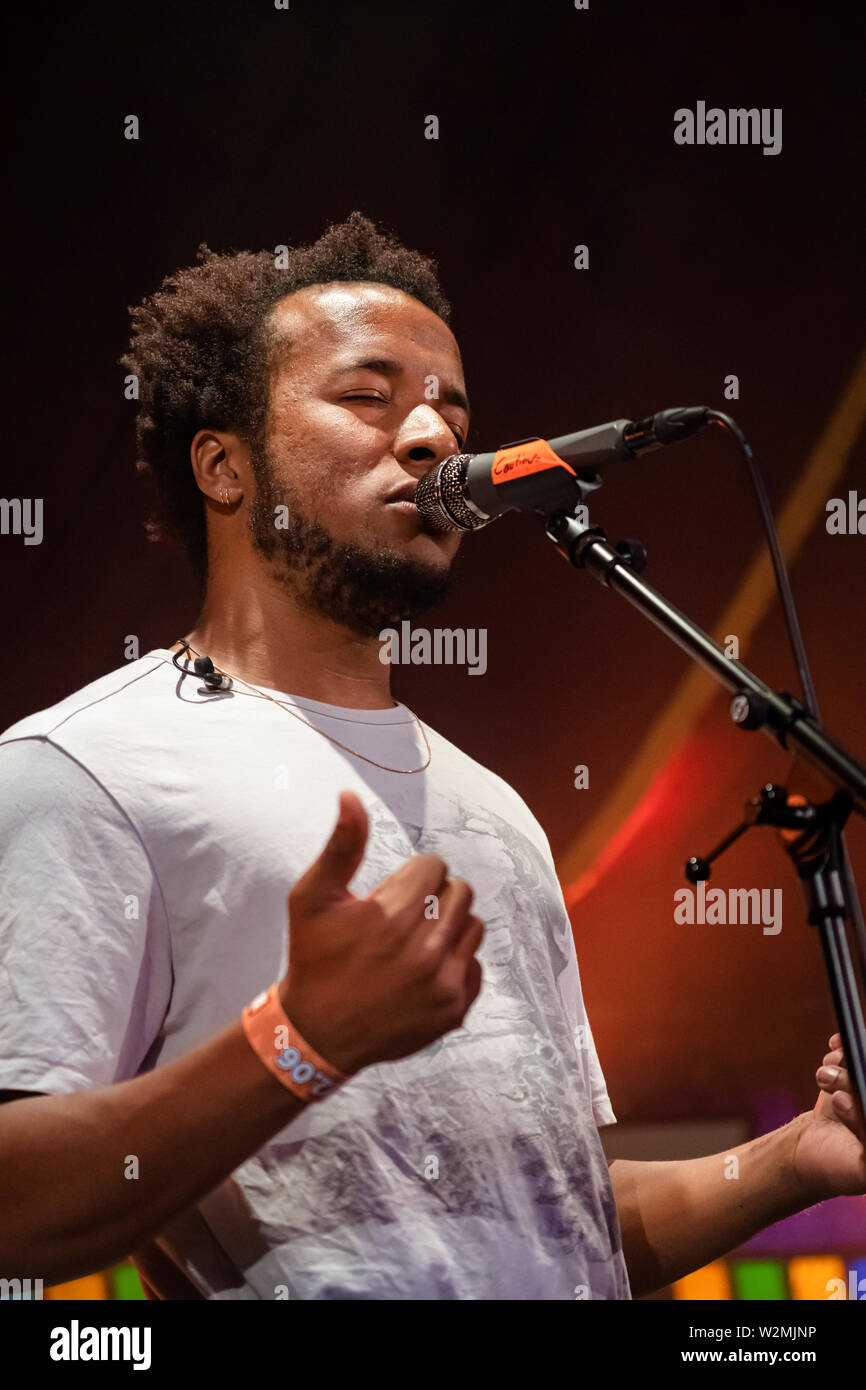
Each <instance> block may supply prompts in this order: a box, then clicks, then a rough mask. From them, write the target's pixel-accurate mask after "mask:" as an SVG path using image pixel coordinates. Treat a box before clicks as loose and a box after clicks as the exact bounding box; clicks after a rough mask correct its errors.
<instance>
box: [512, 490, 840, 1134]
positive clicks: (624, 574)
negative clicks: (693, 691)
mask: <svg viewBox="0 0 866 1390" xmlns="http://www.w3.org/2000/svg"><path fill="white" fill-rule="evenodd" d="M578 490H579V491H580V496H581V503H580V506H579V507H577V508H575V513H577V512H580V513H581V514H582V515H583V516H585V517H587V510H586V505H585V501H584V496H585V494H584V490H583V487H582V485H581V483H580V481H579V480H578ZM588 490H589V489H587V491H588ZM537 515H538V516H540V517H541V518H542V519H543V520H544V523H545V530H546V533H547V535H548V537H549V538H550V540H552V541H553V543H554V545H555V546H556V547H557V549H558V550H559V551H560V553H561V554H562V555H564V556H565V558H566V559H567V560H568V561H569V562H570V563H571V564H572V565H574V566H575V568H577V569H584V570H588V571H589V573H590V574H592V575H593V576H594V577H595V578H596V579H597V580H598V581H599V583H600V584H603V585H604V586H605V587H606V588H608V589H614V590H615V591H616V592H617V593H619V594H621V595H622V597H623V598H625V599H626V600H627V601H628V602H629V603H630V604H631V605H632V607H634V608H636V609H637V610H638V611H639V612H640V613H643V614H644V616H645V617H647V618H649V620H650V622H651V623H653V624H654V626H655V627H657V628H660V629H661V631H662V632H664V633H665V634H666V635H667V636H668V637H669V638H670V639H671V641H673V642H675V643H676V644H677V646H678V647H680V648H681V649H682V650H683V651H684V652H686V654H687V655H688V656H690V657H691V658H692V660H693V661H696V662H697V663H698V665H700V666H702V667H703V668H704V670H706V671H708V672H709V673H710V675H711V676H714V677H715V679H716V680H717V681H718V682H719V684H720V685H723V686H724V687H726V689H728V690H730V691H731V692H732V693H733V696H734V698H733V700H732V701H731V707H730V714H731V718H732V719H733V721H734V723H735V724H737V725H739V727H740V728H742V729H747V730H752V729H761V730H762V731H763V732H764V733H765V734H767V735H768V736H769V737H770V738H774V739H775V740H776V741H777V742H778V743H779V744H781V746H782V747H783V748H785V749H787V750H790V749H791V748H794V749H796V750H797V751H798V752H799V753H801V754H802V756H803V758H804V759H805V760H806V761H807V762H808V763H810V764H811V765H812V766H813V767H815V768H817V769H818V770H819V771H820V772H822V773H824V774H825V775H826V776H827V777H828V778H829V779H830V781H831V782H832V783H833V784H834V786H835V787H836V789H837V790H836V792H835V794H834V795H833V796H832V797H831V798H830V800H829V801H827V802H824V803H822V804H819V805H814V804H811V803H808V802H806V803H803V800H802V798H794V797H792V798H789V797H788V794H787V791H786V789H785V788H784V787H777V786H775V785H773V784H771V783H766V784H765V786H764V787H763V788H762V791H761V794H760V796H759V797H758V798H756V799H754V800H752V801H750V802H749V803H748V805H747V809H746V819H745V821H743V822H742V823H741V824H740V825H739V826H738V827H737V828H736V829H735V830H734V831H733V832H732V833H731V834H730V835H728V836H727V837H726V838H725V839H724V840H723V841H722V842H721V844H720V845H718V846H717V847H716V848H715V850H713V851H712V852H711V854H709V855H707V856H706V857H705V858H703V859H701V858H699V857H697V856H693V857H692V858H691V859H690V860H689V861H688V863H687V864H686V870H685V872H686V877H687V878H688V879H689V880H690V881H691V882H693V883H694V882H699V881H700V880H701V879H706V878H708V877H709V872H710V870H709V865H710V862H711V861H712V860H713V859H715V858H717V857H718V855H719V854H721V853H722V852H723V851H724V850H725V849H726V848H727V847H728V845H729V844H731V842H732V841H733V840H735V839H736V838H737V837H738V836H739V835H740V834H742V833H743V832H744V831H745V830H747V829H748V828H749V827H750V826H751V825H756V824H763V825H776V826H778V827H781V828H782V835H783V838H784V839H785V840H787V841H789V843H788V845H787V853H788V854H789V855H790V857H791V859H792V860H793V861H794V864H795V866H796V869H797V873H798V875H799V877H800V878H801V879H802V880H803V883H804V887H805V890H806V897H807V901H808V904H809V913H808V921H809V923H810V924H811V925H812V926H816V927H817V928H818V934H819V937H820V941H821V948H822V951H823V954H824V962H825V965H826V969H827V976H828V980H829V983H830V991H831V994H832V996H833V1004H834V1006H835V1010H836V1018H837V1021H838V1024H839V1032H840V1034H841V1037H842V1049H843V1053H844V1058H845V1065H846V1066H847V1068H848V1072H849V1074H850V1076H851V1086H852V1094H853V1100H854V1104H855V1106H856V1107H857V1109H858V1112H859V1118H860V1123H861V1125H862V1124H864V1123H866V1027H864V1022H863V1010H862V1007H861V1003H860V996H859V992H858V987H857V981H856V977H855V974H854V969H853V964H852V960H851V953H850V951H849V947H848V940H847V935H846V930H845V919H846V918H847V917H849V916H850V910H849V906H848V903H847V901H846V896H845V886H846V874H845V859H844V840H843V838H842V826H843V825H844V824H845V821H846V820H847V818H848V816H849V814H850V813H851V811H852V810H853V811H855V812H856V813H857V814H858V815H861V816H866V767H864V766H863V765H862V764H861V763H858V762H857V761H856V760H855V759H854V758H853V757H852V755H851V754H850V753H849V752H848V751H847V750H846V749H845V748H843V747H842V745H841V744H839V743H837V742H836V741H835V740H834V739H831V738H830V737H829V736H828V735H827V734H825V733H824V730H823V729H822V728H821V726H820V724H819V723H818V722H817V720H815V719H814V718H813V717H812V715H811V714H810V713H809V711H808V710H807V709H806V707H805V706H804V705H802V704H801V703H800V701H799V700H796V699H795V698H794V697H793V696H792V695H789V694H787V693H786V692H780V691H776V690H773V689H771V687H770V686H768V685H765V684H764V682H763V681H762V680H760V679H759V678H758V677H757V676H756V675H755V674H754V673H753V672H752V671H750V670H749V669H748V667H746V666H744V665H743V664H742V662H740V661H735V660H733V659H732V658H731V657H729V656H727V655H726V653H725V652H724V650H723V649H722V648H721V647H720V646H719V645H718V643H717V642H714V641H713V639H712V638H711V637H710V636H709V635H708V634H707V633H706V632H704V631H703V630H702V629H701V628H699V627H698V626H697V625H696V624H695V623H693V622H691V620H690V619H689V618H687V617H686V616H685V615H684V614H683V613H681V612H680V611H679V609H677V608H675V607H674V606H673V604H671V603H669V602H668V601H667V599H665V598H664V597H663V596H662V595H661V594H660V593H658V591H657V590H655V589H653V588H651V587H650V586H649V585H648V584H645V583H644V581H643V580H642V579H641V578H640V573H641V571H642V570H643V568H644V566H645V563H646V552H645V550H644V547H643V546H642V545H641V543H640V542H639V541H633V540H626V541H620V542H619V543H618V544H617V545H615V546H614V545H611V544H610V542H609V541H608V538H607V536H606V534H605V532H604V531H603V530H602V528H601V527H600V526H594V525H592V524H591V523H590V522H589V520H588V517H587V520H586V522H582V521H579V520H578V519H577V515H576V514H572V513H570V512H565V511H556V512H552V513H550V514H546V513H545V512H544V511H538V512H537ZM798 801H799V802H800V803H801V804H795V803H796V802H798ZM858 955H859V960H860V969H861V977H862V978H863V979H866V958H864V953H863V950H862V944H861V943H858Z"/></svg>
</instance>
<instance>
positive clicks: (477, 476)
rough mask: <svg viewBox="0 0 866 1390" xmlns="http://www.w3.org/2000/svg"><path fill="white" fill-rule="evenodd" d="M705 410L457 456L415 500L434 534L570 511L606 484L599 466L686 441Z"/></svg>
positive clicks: (682, 410) (427, 480)
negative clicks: (515, 515) (507, 516)
mask: <svg viewBox="0 0 866 1390" xmlns="http://www.w3.org/2000/svg"><path fill="white" fill-rule="evenodd" d="M707 414H708V408H707V406H705V405H690V406H674V407H672V408H671V409H670V410H660V411H658V412H657V413H656V414H655V415H648V416H647V417H646V419H644V420H637V421H634V420H612V421H611V422H610V423H609V424H607V425H596V426H594V427H593V428H592V429H589V430H579V431H578V433H577V434H563V435H560V436H559V437H558V438H557V439H550V440H547V439H539V438H538V437H537V436H534V435H533V436H531V437H530V438H529V439H519V440H517V441H516V442H515V443H514V444H505V445H503V447H502V448H501V449H497V450H496V451H495V452H494V453H487V454H452V455H451V456H450V458H447V459H443V461H442V463H439V464H437V465H436V467H435V468H432V469H431V470H430V472H429V473H425V475H424V477H423V478H422V479H421V480H420V482H419V483H418V490H417V492H416V494H415V505H416V506H417V508H418V512H419V514H420V516H421V519H422V521H423V522H424V523H425V524H426V525H427V526H428V527H430V528H431V529H432V530H434V531H477V530H479V529H480V528H481V527H482V526H486V525H487V523H488V522H489V521H493V520H494V518H495V517H498V516H502V514H503V512H507V511H527V512H546V513H549V512H554V511H564V510H568V511H571V510H573V509H574V507H576V506H577V505H578V504H579V503H580V502H581V501H582V499H583V493H584V492H586V491H587V490H592V489H593V488H597V487H600V486H601V480H600V479H599V478H598V476H597V475H596V474H595V472H594V471H593V470H594V468H595V467H597V466H600V465H603V464H606V463H610V462H611V461H612V460H614V459H632V458H637V457H638V455H639V454H647V453H649V452H650V451H651V450H653V449H661V448H662V447H663V446H665V445H667V444H677V443H678V442H679V441H680V440H681V439H688V438H689V436H690V435H692V434H696V433H697V432H698V430H699V429H702V428H703V426H704V425H705V424H707V423H708V421H707ZM572 465H574V466H572ZM578 469H580V470H581V471H580V472H578ZM581 489H582V490H581Z"/></svg>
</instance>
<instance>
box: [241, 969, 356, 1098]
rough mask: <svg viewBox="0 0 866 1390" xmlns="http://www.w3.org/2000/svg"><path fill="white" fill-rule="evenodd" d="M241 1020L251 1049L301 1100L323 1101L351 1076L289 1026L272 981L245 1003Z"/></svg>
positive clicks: (276, 988) (277, 991)
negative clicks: (325, 1058)
mask: <svg viewBox="0 0 866 1390" xmlns="http://www.w3.org/2000/svg"><path fill="white" fill-rule="evenodd" d="M242 1020H243V1025H244V1032H245V1033H246V1035H247V1041H248V1042H249V1044H250V1046H251V1047H252V1049H253V1051H254V1052H255V1053H256V1055H257V1056H258V1057H260V1058H261V1060H262V1061H263V1062H264V1064H265V1066H266V1067H267V1069H268V1071H270V1072H273V1074H274V1076H275V1077H276V1078H277V1080H278V1081H281V1082H282V1084H283V1085H284V1086H287V1087H288V1088H289V1090H290V1091H294V1093H295V1095H296V1096H300V1098H301V1100H324V1099H325V1097H326V1096H329V1095H330V1094H331V1092H332V1091H335V1090H336V1089H337V1087H338V1086H342V1085H343V1083H344V1082H346V1081H349V1080H350V1079H351V1078H350V1077H348V1076H345V1075H344V1074H343V1072H341V1071H338V1070H337V1068H336V1067H332V1066H331V1064H330V1062H326V1061H325V1060H324V1058H323V1057H320V1056H319V1054H318V1052H315V1051H314V1050H313V1048H312V1047H310V1044H309V1043H308V1042H305V1041H304V1039H303V1038H302V1037H301V1035H300V1033H299V1032H298V1031H297V1029H295V1028H294V1027H293V1026H292V1024H291V1022H290V1020H289V1018H288V1016H287V1015H286V1013H285V1011H284V1009H283V1006H282V1004H281V1003H280V996H279V990H278V985H277V983H276V982H275V983H274V984H272V985H271V987H270V989H267V990H264V991H263V993H262V994H257V995H256V997H255V999H254V1000H253V1001H252V1003H251V1004H247V1006H246V1008H245V1009H244V1011H243V1015H242Z"/></svg>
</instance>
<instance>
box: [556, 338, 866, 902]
mask: <svg viewBox="0 0 866 1390" xmlns="http://www.w3.org/2000/svg"><path fill="white" fill-rule="evenodd" d="M864 423H866V352H864V353H863V354H862V355H861V356H860V358H859V360H858V362H857V364H856V366H855V368H854V371H853V372H852V374H851V377H850V379H849V381H848V383H847V385H846V386H845V389H844V391H843V392H842V395H841V397H840V399H839V401H838V402H837V404H836V406H835V408H834V410H833V412H832V414H831V416H830V419H829V421H828V423H827V425H826V426H825V428H824V432H823V434H822V435H821V438H820V439H819V440H818V443H817V444H816V445H815V447H814V449H813V450H812V452H811V454H810V455H809V458H808V459H807V461H806V465H805V467H804V469H803V471H802V473H801V475H800V477H799V478H798V480H797V482H796V483H795V485H794V488H793V490H792V492H791V494H790V496H789V497H788V499H787V501H786V503H785V506H784V508H783V510H782V515H781V518H780V519H779V522H778V528H779V541H780V544H781V547H782V553H783V555H784V556H785V560H786V562H787V563H788V564H789V565H790V564H792V562H793V561H794V559H795V557H796V556H797V554H798V552H799V551H800V549H801V547H802V545H803V541H804V540H805V539H806V537H807V535H808V534H809V531H810V530H811V528H812V527H813V526H814V524H815V520H816V517H817V516H818V514H819V513H821V512H823V511H825V509H826V505H827V501H828V499H829V497H830V496H831V495H832V488H833V486H834V484H835V483H836V482H837V481H838V479H839V478H840V477H841V476H842V475H843V473H844V471H845V468H846V465H847V462H848V455H849V453H850V452H851V449H852V448H853V446H854V444H855V442H856V440H857V437H858V435H859V433H860V431H861V430H862V428H863V425H864ZM775 592H776V585H775V579H774V576H773V567H772V562H771V560H770V556H769V553H768V552H767V548H766V544H762V545H761V547H760V549H759V550H758V551H757V553H756V554H755V556H754V558H753V559H752V562H751V565H750V566H749V569H748V572H747V574H746V576H745V578H744V580H743V582H742V583H741V584H740V587H739V588H738V589H737V591H736V593H735V594H734V597H733V598H732V599H731V601H730V603H729V604H728V606H727V608H726V609H725V611H724V613H723V614H722V617H721V618H720V619H719V621H718V622H717V623H716V625H715V627H714V629H713V630H712V632H711V636H713V637H714V638H715V640H716V641H717V642H718V643H720V645H723V643H724V638H725V637H726V636H727V635H728V633H736V634H737V637H738V638H739V650H740V656H741V657H742V655H743V654H744V652H745V649H746V647H747V645H748V641H749V639H750V637H751V636H752V634H753V632H754V630H755V628H756V627H757V626H758V624H759V623H760V622H761V620H762V619H763V617H764V615H765V613H766V612H767V609H768V608H769V606H770V603H771V601H772V600H773V598H774V596H775ZM718 689H719V686H718V684H717V682H716V681H715V680H713V679H712V677H710V676H709V675H707V674H706V672H704V671H703V670H702V669H701V668H700V667H699V666H695V665H690V667H689V669H688V671H687V672H686V673H685V675H684V676H683V677H682V679H681V681H680V683H679V685H678V686H677V688H676V690H675V691H674V694H673V696H672V697H671V699H670V700H669V701H668V703H667V705H666V706H665V708H664V709H662V710H661V712H660V713H659V714H658V715H657V716H656V718H655V719H654V720H653V722H652V724H651V725H650V727H649V730H648V731H647V734H646V736H645V737H644V739H643V742H642V743H641V745H640V747H639V748H638V750H637V752H636V753H635V755H634V756H633V757H630V758H629V761H628V767H627V769H626V771H625V772H624V773H623V775H622V777H621V778H620V779H619V781H618V782H617V783H616V784H615V786H614V788H613V790H612V791H611V793H610V795H609V796H608V797H607V799H606V800H605V801H604V803H603V804H602V805H601V806H600V807H599V809H598V811H597V812H596V814H595V815H594V816H593V817H592V819H591V820H590V821H589V824H588V825H587V826H586V828H585V830H583V831H581V833H580V835H578V836H577V838H576V839H575V840H573V841H572V843H571V845H570V846H569V847H568V849H567V850H566V851H565V852H564V854H563V855H562V856H561V858H560V861H559V865H558V870H559V877H560V879H561V881H562V883H563V885H564V886H566V887H567V885H568V884H570V883H572V882H573V881H574V879H576V878H577V877H578V876H579V875H580V874H582V873H584V872H585V871H586V870H587V869H588V868H589V867H590V866H591V865H592V864H593V863H594V862H595V859H596V857H597V855H598V854H599V852H600V851H601V849H602V848H603V847H604V845H605V844H606V843H607V841H608V840H609V839H610V837H611V836H612V835H613V834H614V832H615V831H616V830H617V828H618V827H619V826H620V825H621V824H622V823H623V821H624V820H625V819H626V817H627V816H628V815H629V814H630V813H631V811H632V810H633V809H634V807H635V806H636V804H637V803H638V801H639V800H640V799H641V797H642V796H643V795H644V794H645V792H646V791H647V789H648V787H649V785H650V783H651V781H652V779H653V777H654V776H655V774H656V772H657V771H658V770H659V768H660V767H661V766H662V765H663V764H664V763H665V762H666V761H667V760H668V758H670V757H671V755H672V754H673V753H674V752H676V750H677V749H678V748H679V747H680V745H681V744H682V743H683V742H684V740H685V739H686V737H687V736H688V734H689V733H690V732H691V730H692V729H693V728H694V726H695V725H696V724H697V722H698V720H699V719H700V718H701V716H702V715H703V714H704V712H705V710H706V709H707V707H708V706H709V704H710V702H711V700H712V698H713V696H714V695H715V694H716V693H717V692H718Z"/></svg>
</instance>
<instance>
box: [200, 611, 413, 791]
mask: <svg viewBox="0 0 866 1390" xmlns="http://www.w3.org/2000/svg"><path fill="white" fill-rule="evenodd" d="M178 644H180V647H181V651H179V652H178V653H177V655H178V656H182V655H183V652H184V651H189V652H192V653H193V655H194V656H199V657H200V656H201V655H202V653H201V652H197V651H196V649H195V647H191V646H190V644H189V642H187V640H186V638H185V637H178V638H177V639H176V641H175V643H174V645H175V646H177V645H178ZM214 670H215V671H216V672H217V673H218V674H219V675H221V676H228V677H229V679H230V680H232V681H235V680H240V677H239V676H233V675H232V673H231V671H223V670H222V668H221V667H219V666H215V667H214ZM240 683H241V685H245V686H246V687H247V689H248V690H253V691H255V693H256V694H257V695H260V696H262V698H263V699H265V700H270V702H271V704H272V705H277V707H278V708H279V709H282V710H285V711H286V714H291V715H292V717H293V718H295V719H297V720H299V721H300V723H301V724H306V726H307V728H308V729H312V730H313V733H315V734H321V735H322V738H326V739H327V740H328V742H329V743H334V744H336V746H337V747H338V748H342V750H343V752H344V753H351V755H352V757H353V758H360V759H361V761H362V762H365V763H370V764H371V765H372V766H373V767H378V768H381V769H382V771H383V772H399V773H400V774H401V775H402V776H404V777H410V776H411V775H412V774H413V773H416V772H423V771H424V770H425V768H428V767H429V766H430V760H431V758H432V757H433V753H432V751H431V748H430V743H429V741H428V738H427V734H426V732H425V729H424V725H423V724H422V723H421V720H420V719H419V718H418V716H417V714H415V713H414V711H413V710H411V709H409V706H408V705H405V706H404V708H405V709H409V713H410V714H411V715H412V718H413V719H414V720H415V723H416V724H417V725H418V728H419V729H420V730H421V737H422V738H423V740H424V746H425V747H426V749H427V761H426V763H423V764H422V766H421V767H386V766H385V764H384V763H377V762H376V761H375V760H374V759H373V758H367V757H365V756H364V754H363V753H356V752H355V749H354V748H348V747H347V746H346V744H345V743H341V742H340V740H339V739H337V738H332V737H331V735H330V734H326V733H324V732H323V731H322V730H321V729H317V728H316V726H315V724H310V723H309V722H308V721H307V720H306V719H303V718H302V717H301V715H300V714H297V713H296V712H295V711H294V710H293V709H289V707H288V705H284V704H282V703H281V701H279V700H275V699H274V697H273V695H266V694H265V692H264V691H263V690H259V689H258V687H257V686H253V685H250V684H249V682H248V681H245V680H240Z"/></svg>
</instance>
